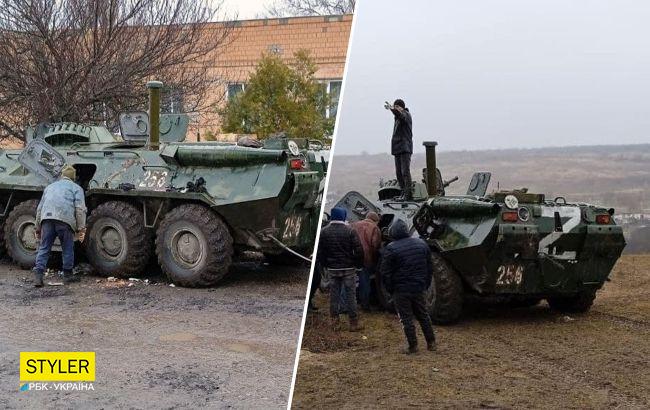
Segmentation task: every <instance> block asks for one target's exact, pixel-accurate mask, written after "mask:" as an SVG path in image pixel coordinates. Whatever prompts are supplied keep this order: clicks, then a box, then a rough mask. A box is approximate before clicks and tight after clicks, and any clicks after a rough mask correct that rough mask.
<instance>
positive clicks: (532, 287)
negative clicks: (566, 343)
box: [336, 142, 625, 324]
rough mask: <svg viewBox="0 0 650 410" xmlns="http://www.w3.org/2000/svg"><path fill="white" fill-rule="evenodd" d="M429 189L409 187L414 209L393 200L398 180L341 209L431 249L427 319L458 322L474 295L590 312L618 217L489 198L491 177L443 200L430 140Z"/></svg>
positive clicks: (352, 197)
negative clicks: (404, 232) (402, 226)
mask: <svg viewBox="0 0 650 410" xmlns="http://www.w3.org/2000/svg"><path fill="white" fill-rule="evenodd" d="M424 145H425V147H426V160H427V167H426V168H425V169H424V170H423V181H422V182H418V183H415V184H414V186H413V191H414V201H408V202H404V201H397V200H394V199H393V198H395V197H397V196H398V195H399V194H400V193H401V191H400V189H399V187H398V186H397V184H396V183H395V182H394V181H388V182H385V183H382V184H381V186H380V189H379V191H378V193H379V197H378V200H377V201H370V200H368V199H366V198H364V197H363V196H362V195H361V194H359V193H358V192H349V193H347V194H346V195H345V196H344V197H343V198H342V199H341V200H340V201H339V202H338V203H337V205H336V206H340V207H344V208H346V209H347V210H348V216H349V218H350V219H351V220H352V221H354V220H359V219H362V218H363V217H364V216H365V214H366V213H367V212H369V211H374V212H377V213H378V214H379V215H380V216H381V218H380V222H379V226H380V228H381V229H382V232H383V233H384V240H385V241H386V242H388V241H390V238H389V237H388V229H389V228H390V226H391V224H392V223H393V222H394V221H395V220H397V219H398V218H399V219H402V220H404V221H405V222H406V223H407V224H408V225H409V227H410V228H411V232H412V233H413V235H418V236H419V237H421V238H422V239H424V240H425V241H426V242H427V243H428V244H429V246H430V247H431V250H432V251H433V266H434V271H433V272H432V275H433V284H432V286H431V289H430V290H429V292H428V295H429V302H430V313H431V317H432V318H433V319H434V321H435V322H437V323H440V324H446V323H452V322H455V321H456V320H458V319H459V317H460V316H461V313H462V307H463V300H464V299H465V298H466V297H467V296H469V295H472V296H476V297H479V298H480V297H495V296H496V297H501V298H503V299H506V300H509V301H510V302H511V303H512V304H515V305H535V304H537V303H539V302H540V301H541V300H542V299H546V300H547V301H548V303H549V305H550V307H551V308H553V309H556V310H559V311H562V312H584V311H587V310H588V309H589V308H590V307H591V305H592V303H593V301H594V298H595V296H596V291H597V290H598V289H600V288H601V287H602V286H603V284H604V282H605V281H606V280H608V277H609V274H610V272H611V270H612V268H613V266H614V264H615V263H616V260H617V259H618V258H619V257H620V255H621V253H622V251H623V248H624V247H625V240H624V238H623V231H622V229H621V227H620V226H617V225H616V224H615V222H614V219H613V214H614V209H607V208H603V207H600V206H594V205H588V204H583V203H569V202H567V201H566V200H565V198H563V197H557V198H553V199H549V198H546V197H545V195H544V194H536V193H530V192H527V190H526V189H522V190H512V191H497V192H492V193H489V194H487V188H488V184H489V181H490V177H491V175H490V173H487V172H479V173H476V174H474V176H473V177H472V180H471V181H470V184H469V188H468V190H467V193H466V195H454V196H447V195H445V190H444V188H445V187H446V186H447V185H449V183H451V182H453V181H455V180H457V179H458V178H454V179H453V180H451V181H448V182H444V181H443V180H442V176H441V173H440V171H439V170H438V169H437V168H436V156H435V147H436V145H437V144H436V143H435V142H427V143H425V144H424ZM380 276H381V275H376V278H375V285H376V296H377V298H378V299H379V301H380V302H381V303H382V304H383V305H384V306H385V307H387V308H388V307H390V306H391V304H392V302H391V300H390V295H388V294H387V293H386V291H385V290H384V288H383V286H382V284H381V277H380Z"/></svg>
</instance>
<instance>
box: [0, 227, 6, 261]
mask: <svg viewBox="0 0 650 410" xmlns="http://www.w3.org/2000/svg"><path fill="white" fill-rule="evenodd" d="M5 253H7V245H6V244H5V225H4V221H3V223H2V224H0V258H2V257H3V256H4V255H5Z"/></svg>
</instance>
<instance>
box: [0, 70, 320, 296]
mask: <svg viewBox="0 0 650 410" xmlns="http://www.w3.org/2000/svg"><path fill="white" fill-rule="evenodd" d="M148 87H149V88H150V110H149V111H150V115H149V114H147V113H146V112H137V113H125V114H122V115H121V116H120V133H121V136H115V135H113V134H111V133H110V132H109V131H108V130H107V129H106V128H104V127H99V126H88V125H82V124H70V123H65V124H51V125H44V126H40V127H38V128H37V129H36V130H32V131H31V132H29V133H28V139H27V140H28V144H27V145H26V147H25V148H24V149H20V150H4V151H0V224H1V226H2V229H1V230H0V232H2V233H3V237H0V241H1V242H3V243H1V244H0V245H2V246H1V247H2V248H6V251H7V253H8V255H9V256H10V257H11V259H13V261H15V262H16V263H17V264H19V265H20V266H22V267H23V268H31V267H32V266H33V263H34V260H35V255H36V249H37V241H36V239H35V236H34V216H35V212H36V206H37V204H38V201H39V198H40V196H41V193H42V191H43V189H44V187H45V186H46V185H47V184H48V183H49V182H51V181H53V180H54V179H55V178H56V177H57V176H58V175H59V173H60V170H61V168H62V166H63V165H64V164H66V163H67V164H69V165H71V166H73V167H74V168H75V169H76V171H77V183H78V184H79V185H81V187H82V188H83V189H84V191H85V193H86V205H87V207H88V226H87V234H86V240H85V242H84V244H83V247H84V250H85V255H86V257H87V259H88V261H89V262H90V264H91V265H92V266H93V267H94V269H95V270H96V271H97V272H98V273H100V274H103V275H109V276H120V277H131V276H136V275H138V274H140V273H141V272H142V271H143V270H144V269H145V267H146V266H147V264H148V262H149V261H150V259H152V258H154V257H155V258H157V261H158V263H159V264H160V266H161V267H162V270H163V271H164V273H165V274H166V275H167V276H168V277H169V279H170V280H171V281H172V282H174V283H176V284H179V285H183V286H205V285H212V284H215V283H217V282H219V281H220V280H221V279H222V278H223V277H224V275H226V273H227V272H228V270H229V268H230V265H231V262H232V260H233V258H236V257H237V256H238V255H239V254H241V253H242V252H244V251H254V252H258V253H262V254H265V255H267V256H268V257H269V258H271V257H274V256H276V257H277V256H278V255H283V254H285V253H287V252H289V251H290V250H292V251H297V252H299V253H302V254H304V255H310V254H311V252H312V249H313V245H314V238H315V236H316V231H317V229H318V226H319V224H320V216H319V213H320V203H321V198H322V194H323V192H322V191H323V185H324V177H325V173H326V169H327V160H328V158H329V154H328V152H327V151H326V150H324V149H323V145H322V144H320V143H319V142H314V141H308V140H305V139H288V138H274V139H269V140H267V141H265V142H264V143H263V146H259V147H251V146H241V145H239V144H231V143H218V142H211V143H189V142H183V140H184V138H185V134H186V132H187V126H188V117H187V116H186V115H178V114H177V115H173V114H164V115H159V103H160V101H159V99H160V88H161V87H162V84H161V83H159V82H151V83H149V84H148ZM246 145H251V144H246ZM289 257H292V258H294V257H295V256H289Z"/></svg>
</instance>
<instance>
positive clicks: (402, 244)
mask: <svg viewBox="0 0 650 410" xmlns="http://www.w3.org/2000/svg"><path fill="white" fill-rule="evenodd" d="M388 234H389V236H390V238H391V239H392V242H391V243H389V244H388V245H386V247H385V248H384V252H383V255H382V261H381V275H382V279H383V282H384V285H385V287H386V290H387V291H388V292H389V293H390V294H391V295H392V297H393V302H394V304H395V310H397V314H398V315H399V318H400V321H401V322H402V326H403V327H404V334H405V335H406V340H407V342H408V347H407V348H406V350H404V353H407V354H413V353H416V352H417V351H418V339H417V336H416V331H415V324H414V323H413V322H414V319H415V320H417V321H418V322H420V327H421V328H422V333H424V338H425V339H426V341H427V349H428V350H430V351H434V350H436V339H435V334H434V333H433V325H432V324H431V318H430V317H429V313H428V311H427V303H426V297H425V293H426V291H427V290H428V289H429V287H430V286H431V279H432V272H433V262H432V260H431V250H430V249H429V245H427V243H426V242H424V241H423V240H422V239H420V238H415V237H411V234H410V233H409V229H408V226H407V225H406V223H405V222H404V221H403V220H401V219H397V220H396V221H395V222H393V224H392V226H391V227H390V229H389V231H388Z"/></svg>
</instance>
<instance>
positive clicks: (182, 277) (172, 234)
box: [156, 204, 233, 287]
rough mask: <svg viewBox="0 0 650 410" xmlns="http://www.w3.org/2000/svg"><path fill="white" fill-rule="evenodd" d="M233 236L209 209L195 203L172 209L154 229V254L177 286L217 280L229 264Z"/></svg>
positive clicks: (198, 284) (205, 284)
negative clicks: (155, 229) (155, 231)
mask: <svg viewBox="0 0 650 410" xmlns="http://www.w3.org/2000/svg"><path fill="white" fill-rule="evenodd" d="M232 254H233V246H232V236H231V235H230V232H229V231H228V227H227V226H226V224H225V223H224V222H223V221H222V220H221V218H220V217H219V216H218V215H217V214H216V213H214V212H213V211H212V210H210V209H208V208H206V207H204V206H201V205H196V204H187V205H181V206H179V207H177V208H174V209H173V210H171V211H170V212H169V213H168V214H167V215H166V216H165V218H164V219H163V220H162V222H161V223H160V227H159V228H158V231H157V233H156V255H158V262H159V263H160V266H161V267H162V270H163V272H164V273H165V274H166V275H167V277H168V278H169V280H171V281H172V282H173V283H175V284H177V285H180V286H187V287H198V286H209V285H214V284H216V283H217V282H219V281H220V280H221V279H223V277H224V276H225V275H226V274H227V273H228V270H229V269H230V265H231V264H232Z"/></svg>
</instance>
